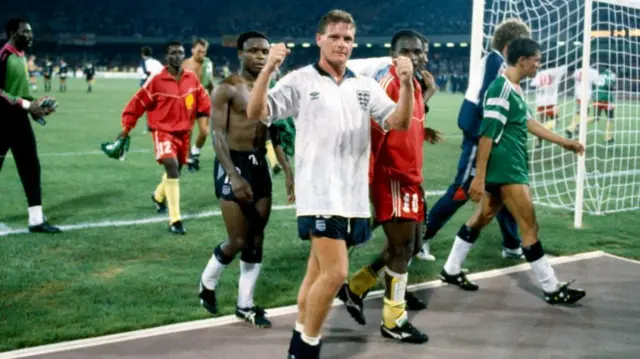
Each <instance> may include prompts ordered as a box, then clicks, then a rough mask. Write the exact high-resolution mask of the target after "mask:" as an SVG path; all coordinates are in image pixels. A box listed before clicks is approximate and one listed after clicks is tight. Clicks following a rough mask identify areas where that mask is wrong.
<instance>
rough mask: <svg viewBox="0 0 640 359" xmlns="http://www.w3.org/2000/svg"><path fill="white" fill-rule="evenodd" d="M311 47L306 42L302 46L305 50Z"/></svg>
mask: <svg viewBox="0 0 640 359" xmlns="http://www.w3.org/2000/svg"><path fill="white" fill-rule="evenodd" d="M309 46H311V45H310V44H309V43H308V42H305V43H303V44H302V47H304V48H307V47H309Z"/></svg>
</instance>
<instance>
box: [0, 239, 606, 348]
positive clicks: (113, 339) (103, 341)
mask: <svg viewBox="0 0 640 359" xmlns="http://www.w3.org/2000/svg"><path fill="white" fill-rule="evenodd" d="M604 255H606V253H604V252H602V251H594V252H587V253H578V254H574V255H571V256H564V257H555V258H551V259H549V264H551V265H559V264H564V263H571V262H576V261H581V260H588V259H595V258H600V257H602V256H604ZM529 269H531V266H530V265H529V263H522V264H518V265H515V266H512V267H506V268H499V269H493V270H489V271H485V272H478V273H473V274H470V275H468V277H469V279H471V280H480V279H489V278H495V277H499V276H503V275H508V274H512V273H518V272H524V271H527V270H529ZM445 285H446V284H444V283H442V281H440V280H433V281H430V282H424V283H419V284H413V285H410V286H408V288H407V289H410V290H424V289H429V288H439V287H442V286H445ZM383 294H384V290H376V291H373V292H371V293H370V294H369V295H368V296H367V298H366V299H365V300H370V299H375V298H380V297H382V295H383ZM341 305H343V304H342V302H341V301H340V300H338V299H336V300H334V301H333V304H332V307H337V306H341ZM267 311H268V312H269V317H270V318H274V317H278V316H282V315H290V314H295V313H297V311H298V306H297V305H290V306H287V307H280V308H273V309H267ZM240 322H242V321H241V320H240V319H238V318H236V316H235V315H227V316H224V317H219V318H212V319H203V320H195V321H191V322H185V323H178V324H170V325H164V326H160V327H155V328H149V329H142V330H134V331H131V332H125V333H119V334H111V335H105V336H101V337H95V338H89V339H79V340H72V341H68V342H62V343H56V344H47V345H41V346H37V347H33V348H26V349H19V350H14V351H10V352H5V353H0V359H14V358H27V357H31V356H36V355H45V354H51V353H59V352H64V351H71V350H77V349H83V348H90V347H95V346H100V345H107V344H113V343H120V342H125V341H130V340H137V339H145V338H150V337H157V336H161V335H167V334H175V333H181V332H188V331H193V330H199V329H207V328H215V327H220V326H224V325H229V324H234V323H240Z"/></svg>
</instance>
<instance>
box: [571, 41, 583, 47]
mask: <svg viewBox="0 0 640 359" xmlns="http://www.w3.org/2000/svg"><path fill="white" fill-rule="evenodd" d="M573 45H574V46H582V43H581V42H580V41H574V42H573Z"/></svg>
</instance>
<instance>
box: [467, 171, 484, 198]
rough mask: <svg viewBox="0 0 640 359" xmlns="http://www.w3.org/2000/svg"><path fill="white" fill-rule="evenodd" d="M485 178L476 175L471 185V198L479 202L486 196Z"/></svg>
mask: <svg viewBox="0 0 640 359" xmlns="http://www.w3.org/2000/svg"><path fill="white" fill-rule="evenodd" d="M484 188H485V183H484V178H480V177H474V178H473V180H472V181H471V186H469V197H471V200H472V201H474V202H476V203H478V202H480V201H481V200H482V197H484Z"/></svg>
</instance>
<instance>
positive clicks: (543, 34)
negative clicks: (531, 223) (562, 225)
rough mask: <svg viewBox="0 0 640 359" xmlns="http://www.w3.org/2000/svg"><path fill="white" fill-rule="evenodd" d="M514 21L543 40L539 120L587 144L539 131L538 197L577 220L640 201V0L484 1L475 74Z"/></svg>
mask: <svg viewBox="0 0 640 359" xmlns="http://www.w3.org/2000/svg"><path fill="white" fill-rule="evenodd" d="M509 18H518V19H520V20H522V21H524V22H525V23H526V24H527V25H529V26H530V28H531V31H532V37H533V39H534V40H536V41H538V42H539V43H540V45H541V47H542V51H543V58H542V66H541V69H540V70H539V72H538V75H537V76H536V78H534V79H528V80H526V82H523V83H522V84H521V85H522V88H523V90H524V92H525V94H526V97H527V100H528V102H529V104H530V109H531V110H532V112H533V114H534V115H535V116H536V119H538V120H539V121H541V122H545V123H546V125H547V126H548V128H550V129H552V130H553V131H554V132H556V133H557V134H559V135H561V136H564V137H571V138H574V139H580V140H581V142H582V143H584V144H585V145H586V155H585V156H584V157H579V156H576V155H574V154H572V153H570V152H567V151H565V150H563V149H562V148H560V147H559V146H556V145H554V144H551V143H546V142H545V143H540V142H539V141H538V140H537V139H536V138H530V144H529V154H530V155H529V156H530V173H531V177H530V179H531V189H532V193H533V196H534V201H535V202H536V203H537V204H539V205H545V206H550V207H556V208H565V209H568V210H575V211H576V212H575V215H576V220H575V225H576V226H580V225H581V218H582V213H583V212H585V213H591V214H604V213H612V212H618V211H627V210H634V209H638V208H640V103H638V100H639V97H640V96H639V95H640V82H639V81H640V70H639V68H638V65H640V46H639V42H640V0H474V15H473V23H472V28H473V31H472V44H471V52H472V53H471V71H470V72H472V71H473V69H474V66H477V63H478V62H479V61H480V58H481V57H482V56H483V55H484V54H485V53H486V52H487V51H491V48H490V44H491V36H492V33H493V31H494V30H495V28H496V26H497V25H498V24H499V23H500V22H502V21H503V20H505V19H509ZM585 79H586V81H584V80H585ZM556 91H557V92H556ZM577 100H579V101H577ZM581 110H582V116H580V115H581V113H580V112H581ZM554 112H555V114H556V116H557V117H556V120H555V122H549V120H550V119H552V118H553V113H554ZM610 117H611V118H610Z"/></svg>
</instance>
